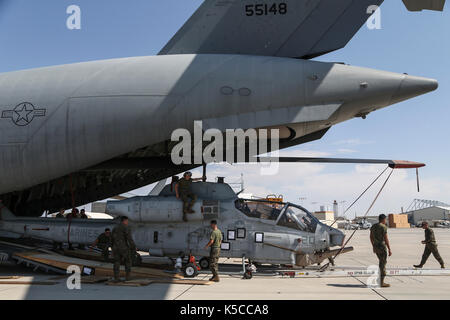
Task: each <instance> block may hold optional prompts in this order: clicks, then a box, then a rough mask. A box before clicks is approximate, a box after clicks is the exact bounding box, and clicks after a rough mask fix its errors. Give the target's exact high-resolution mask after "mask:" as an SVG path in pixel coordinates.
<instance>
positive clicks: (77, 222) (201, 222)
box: [0, 157, 425, 277]
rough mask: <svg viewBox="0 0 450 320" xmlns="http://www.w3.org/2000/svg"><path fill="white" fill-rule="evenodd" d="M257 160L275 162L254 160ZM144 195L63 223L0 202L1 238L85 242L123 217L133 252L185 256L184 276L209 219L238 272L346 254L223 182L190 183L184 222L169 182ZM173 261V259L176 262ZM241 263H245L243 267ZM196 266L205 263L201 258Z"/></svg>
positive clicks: (336, 235)
mask: <svg viewBox="0 0 450 320" xmlns="http://www.w3.org/2000/svg"><path fill="white" fill-rule="evenodd" d="M258 160H259V161H260V162H270V161H274V159H271V158H258ZM276 161H278V162H322V163H379V164H380V163H384V164H388V165H389V166H390V167H391V168H392V169H401V168H419V167H423V166H425V165H424V164H421V163H415V162H407V161H392V160H365V159H329V158H299V157H289V158H278V159H276ZM155 189H157V192H155V190H154V191H153V192H152V193H151V194H150V195H148V196H137V197H133V198H129V199H125V200H118V201H116V200H114V201H108V202H107V205H106V213H107V214H109V215H111V216H113V217H115V218H116V219H114V220H101V219H98V220H97V219H96V220H94V219H89V220H81V219H74V220H66V219H58V218H51V219H48V218H21V217H16V216H14V215H13V214H12V213H11V211H9V209H8V208H6V207H4V206H3V207H2V206H1V204H0V215H1V219H0V236H2V237H11V238H21V237H27V238H33V239H39V240H44V241H53V242H59V243H61V242H67V243H73V244H84V245H89V244H91V243H93V242H94V241H95V239H96V238H97V236H98V235H99V234H101V233H102V232H103V231H104V229H105V228H114V226H116V225H117V224H119V219H118V218H119V217H121V216H127V217H128V218H129V219H130V222H131V223H130V226H131V228H132V236H133V238H134V241H135V243H136V247H137V249H138V250H139V251H146V252H149V254H150V255H151V256H157V257H169V258H172V259H178V258H182V257H185V256H189V257H190V259H189V260H188V263H185V265H184V266H183V269H184V273H185V275H186V276H187V277H195V276H196V275H197V273H198V271H199V268H198V266H197V263H196V261H195V258H194V259H193V257H206V256H208V252H207V250H205V249H204V246H205V244H206V243H207V242H208V240H209V236H210V232H211V230H210V221H211V220H217V221H218V224H219V226H220V229H221V230H222V231H223V242H222V247H221V249H222V253H221V257H227V258H240V259H242V263H243V267H244V275H245V274H247V275H248V276H250V277H251V272H249V273H246V272H245V270H247V269H246V268H247V267H248V266H251V265H252V263H260V264H277V265H292V266H296V267H306V266H309V265H313V264H320V263H321V262H323V261H324V260H326V259H330V260H331V261H332V259H333V258H334V257H336V256H337V255H338V254H342V253H346V252H349V251H352V250H353V248H352V247H345V242H344V241H345V234H344V233H343V232H342V231H340V230H338V229H336V228H333V227H331V226H328V225H325V224H323V223H321V222H320V221H319V220H318V219H317V218H316V217H314V216H313V215H312V214H311V212H309V211H308V210H307V209H305V208H304V207H302V206H300V205H298V204H295V203H291V202H274V201H273V200H254V199H241V198H239V197H238V194H236V192H234V190H233V189H232V188H231V187H230V185H228V184H226V183H225V182H224V181H223V179H219V181H218V182H217V183H211V182H197V183H193V184H192V192H193V193H195V194H196V195H197V196H198V201H197V202H196V204H195V205H194V207H193V209H194V211H195V213H193V214H190V215H188V221H187V222H184V221H183V217H182V216H183V214H182V202H181V201H180V200H178V199H177V198H176V196H175V190H174V182H172V183H171V184H169V185H166V186H164V187H163V186H162V185H161V184H159V185H157V187H156V188H155ZM178 260H179V259H178ZM246 260H248V262H249V263H248V265H246ZM199 264H200V266H201V267H203V268H207V267H208V260H207V259H206V258H202V259H200V261H199Z"/></svg>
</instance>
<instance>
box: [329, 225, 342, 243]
mask: <svg viewBox="0 0 450 320" xmlns="http://www.w3.org/2000/svg"><path fill="white" fill-rule="evenodd" d="M344 240H345V234H344V233H343V232H342V231H340V230H337V229H334V228H331V231H330V246H331V247H337V246H342V245H343V244H344Z"/></svg>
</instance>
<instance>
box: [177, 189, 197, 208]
mask: <svg viewBox="0 0 450 320" xmlns="http://www.w3.org/2000/svg"><path fill="white" fill-rule="evenodd" d="M180 198H181V201H183V213H186V212H187V211H188V210H191V209H192V207H193V206H194V204H195V202H196V201H197V196H196V195H195V194H193V193H186V194H182V195H181V197H180Z"/></svg>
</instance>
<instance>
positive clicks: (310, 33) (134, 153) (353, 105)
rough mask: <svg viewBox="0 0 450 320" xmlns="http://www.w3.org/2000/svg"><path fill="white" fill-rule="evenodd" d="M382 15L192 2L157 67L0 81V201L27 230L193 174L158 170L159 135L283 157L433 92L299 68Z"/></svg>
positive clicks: (347, 71) (6, 76)
mask: <svg viewBox="0 0 450 320" xmlns="http://www.w3.org/2000/svg"><path fill="white" fill-rule="evenodd" d="M403 2H404V3H405V5H406V7H407V8H408V9H409V10H411V11H420V10H423V9H431V10H440V11H441V10H443V8H444V4H445V0H434V1H422V0H403ZM382 3H383V0H259V1H254V0H242V1H221V0H206V1H204V3H203V4H202V5H201V6H200V8H199V9H198V10H197V11H196V12H195V14H194V15H193V16H192V17H191V18H190V19H189V20H188V21H187V22H186V24H185V25H184V26H183V27H182V28H181V29H180V30H179V32H178V33H177V34H176V35H175V36H174V37H173V38H172V39H171V40H170V41H169V43H168V44H167V45H166V46H165V47H164V48H163V49H162V50H161V52H160V53H159V55H157V56H152V57H136V58H125V59H115V60H105V61H94V62H86V63H78V64H71V65H63V66H53V67H45V68H39V69H33V70H24V71H17V72H9V73H3V74H0V199H1V200H2V201H3V204H4V205H5V206H7V207H8V208H9V209H10V210H11V211H12V212H14V214H15V215H18V216H40V215H41V214H42V212H43V211H45V210H48V211H50V212H56V211H57V210H59V209H60V208H72V207H74V206H80V205H84V204H87V203H90V202H93V201H96V200H100V199H106V198H108V197H111V196H114V195H117V194H121V193H124V192H127V191H130V190H133V189H136V188H139V187H142V186H145V185H148V184H151V183H153V182H156V181H159V180H161V179H164V178H167V177H170V176H172V175H176V174H178V173H181V172H183V171H185V170H187V169H191V168H194V167H198V166H199V164H185V165H182V166H176V165H174V164H173V163H172V162H171V158H170V155H171V148H172V146H173V145H172V143H171V134H172V133H173V131H174V130H176V129H179V128H185V129H188V130H191V131H192V130H193V124H194V122H195V121H203V125H204V128H205V130H206V129H208V128H217V129H220V130H222V131H224V130H225V129H236V128H240V129H249V128H255V129H260V128H276V129H279V130H280V134H281V141H280V145H279V147H280V148H287V147H291V146H295V145H298V144H302V143H307V142H310V141H313V140H317V139H320V138H322V137H323V136H324V135H325V133H326V132H327V131H328V130H329V129H330V128H331V127H332V126H334V125H336V124H338V123H341V122H343V121H347V120H349V119H353V118H355V117H361V118H366V117H367V115H368V114H370V113H371V112H373V111H376V110H379V109H382V108H384V107H387V106H390V105H393V104H395V103H398V102H401V101H404V100H407V99H410V98H413V97H416V96H418V95H422V94H425V93H427V92H430V91H433V90H435V89H436V88H437V87H438V82H437V81H436V80H433V79H428V78H422V77H416V76H412V75H407V74H399V73H392V72H386V71H379V70H372V69H367V68H361V67H355V66H350V65H346V64H341V63H323V62H317V61H311V60H310V59H311V58H315V57H318V56H321V55H324V54H326V53H329V52H332V51H335V50H338V49H340V48H342V47H344V46H346V44H347V43H348V42H349V41H350V40H351V39H352V37H353V36H354V35H355V34H356V33H357V32H358V30H359V29H360V28H361V26H362V25H363V24H364V23H365V21H366V20H367V18H368V17H369V16H370V15H371V14H372V13H373V10H368V9H369V8H373V6H377V5H381V4H382ZM4 14H7V12H5V13H4ZM416 41H420V39H417V40H416ZM200 165H201V164H200Z"/></svg>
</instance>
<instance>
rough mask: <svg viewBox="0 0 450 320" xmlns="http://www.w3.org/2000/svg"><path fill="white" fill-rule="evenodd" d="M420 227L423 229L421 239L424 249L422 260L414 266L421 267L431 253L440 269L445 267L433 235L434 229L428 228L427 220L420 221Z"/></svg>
mask: <svg viewBox="0 0 450 320" xmlns="http://www.w3.org/2000/svg"><path fill="white" fill-rule="evenodd" d="M422 228H423V229H424V230H425V240H424V241H422V244H424V245H425V251H424V252H423V255H422V261H421V262H420V264H418V265H414V268H419V269H420V268H422V267H423V266H424V265H425V263H426V262H427V260H428V258H429V257H430V254H433V256H434V257H435V258H436V260H437V261H438V262H439V264H440V265H441V268H442V269H445V265H444V260H442V258H441V255H440V254H439V251H438V248H437V243H436V238H435V237H434V231H433V230H432V229H431V228H430V226H429V225H428V222H426V221H425V222H423V223H422Z"/></svg>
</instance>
